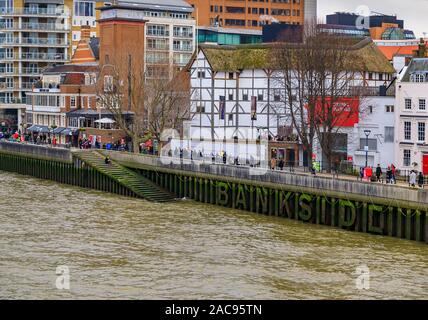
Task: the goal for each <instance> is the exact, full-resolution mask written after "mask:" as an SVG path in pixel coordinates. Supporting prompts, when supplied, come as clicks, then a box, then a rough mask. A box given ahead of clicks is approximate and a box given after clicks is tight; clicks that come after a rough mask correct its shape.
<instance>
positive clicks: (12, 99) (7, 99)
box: [0, 97, 27, 108]
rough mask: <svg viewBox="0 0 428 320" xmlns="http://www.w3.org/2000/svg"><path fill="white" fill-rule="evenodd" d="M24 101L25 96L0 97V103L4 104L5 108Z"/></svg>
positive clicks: (25, 99) (25, 101) (25, 100)
mask: <svg viewBox="0 0 428 320" xmlns="http://www.w3.org/2000/svg"><path fill="white" fill-rule="evenodd" d="M26 103H27V98H15V97H0V105H6V108H7V107H10V106H13V105H18V104H26Z"/></svg>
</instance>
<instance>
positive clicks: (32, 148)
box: [0, 141, 72, 162]
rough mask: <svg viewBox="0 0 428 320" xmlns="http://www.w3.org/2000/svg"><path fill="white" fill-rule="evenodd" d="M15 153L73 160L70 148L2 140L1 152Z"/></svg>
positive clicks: (0, 144) (0, 143) (42, 157)
mask: <svg viewBox="0 0 428 320" xmlns="http://www.w3.org/2000/svg"><path fill="white" fill-rule="evenodd" d="M1 151H3V152H7V153H14V154H26V155H28V156H30V157H34V158H40V159H52V160H60V161H66V162H71V161H72V155H71V152H70V150H69V149H64V148H59V147H47V146H38V145H32V144H24V143H14V142H7V141H1V142H0V152H1Z"/></svg>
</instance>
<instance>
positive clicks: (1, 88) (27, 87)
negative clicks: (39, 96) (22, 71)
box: [0, 82, 33, 92]
mask: <svg viewBox="0 0 428 320" xmlns="http://www.w3.org/2000/svg"><path fill="white" fill-rule="evenodd" d="M32 89H33V83H32V82H22V83H21V85H19V83H5V82H2V83H0V92H6V91H31V90H32Z"/></svg>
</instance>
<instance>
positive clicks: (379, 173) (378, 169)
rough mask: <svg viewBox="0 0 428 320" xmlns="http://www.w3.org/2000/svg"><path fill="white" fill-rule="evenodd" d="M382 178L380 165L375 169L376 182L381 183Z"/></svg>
mask: <svg viewBox="0 0 428 320" xmlns="http://www.w3.org/2000/svg"><path fill="white" fill-rule="evenodd" d="M381 177H382V168H381V167H380V164H378V165H377V167H376V182H381Z"/></svg>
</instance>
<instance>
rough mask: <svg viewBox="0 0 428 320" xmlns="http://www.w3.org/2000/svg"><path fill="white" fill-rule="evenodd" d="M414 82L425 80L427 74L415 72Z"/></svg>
mask: <svg viewBox="0 0 428 320" xmlns="http://www.w3.org/2000/svg"><path fill="white" fill-rule="evenodd" d="M412 82H425V75H423V74H420V73H416V74H413V75H412Z"/></svg>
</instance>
